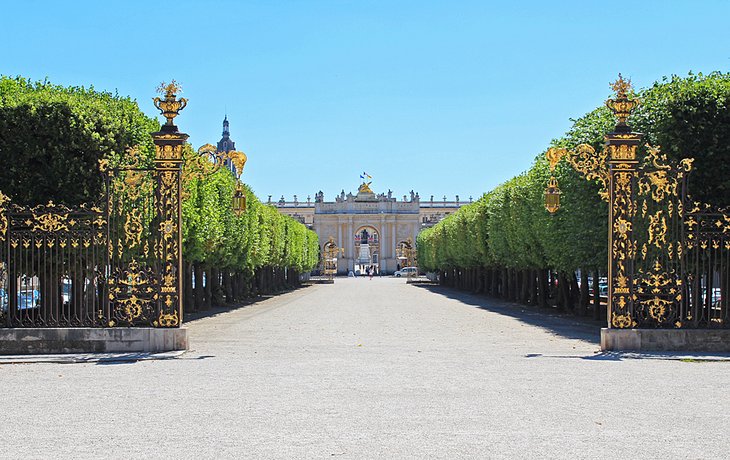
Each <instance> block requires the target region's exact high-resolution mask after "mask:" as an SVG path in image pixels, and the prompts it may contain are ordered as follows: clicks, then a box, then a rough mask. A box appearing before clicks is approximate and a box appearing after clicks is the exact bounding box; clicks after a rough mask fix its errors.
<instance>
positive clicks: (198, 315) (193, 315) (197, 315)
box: [184, 284, 310, 323]
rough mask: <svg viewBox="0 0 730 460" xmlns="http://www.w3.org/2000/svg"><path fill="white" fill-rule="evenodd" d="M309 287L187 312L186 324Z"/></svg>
mask: <svg viewBox="0 0 730 460" xmlns="http://www.w3.org/2000/svg"><path fill="white" fill-rule="evenodd" d="M308 287H310V285H308V284H303V285H302V286H301V287H299V288H297V289H289V290H286V291H281V292H278V293H276V294H266V295H260V296H258V297H254V298H252V299H246V300H244V301H241V302H236V303H234V304H230V305H218V306H214V307H213V308H211V309H210V310H198V311H193V312H185V316H184V322H185V323H189V322H191V321H195V320H198V319H203V318H212V317H215V316H218V315H222V314H224V313H229V312H232V311H236V310H241V309H243V308H246V307H250V306H251V305H254V304H257V303H259V302H263V301H264V300H268V299H272V298H274V297H277V296H280V295H282V294H287V293H289V292H294V291H301V290H303V289H306V288H308Z"/></svg>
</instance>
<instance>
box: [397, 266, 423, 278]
mask: <svg viewBox="0 0 730 460" xmlns="http://www.w3.org/2000/svg"><path fill="white" fill-rule="evenodd" d="M393 275H395V276H397V277H399V278H400V277H401V276H408V275H411V276H413V275H418V268H417V267H404V268H401V269H400V270H398V271H396V272H395V273H393Z"/></svg>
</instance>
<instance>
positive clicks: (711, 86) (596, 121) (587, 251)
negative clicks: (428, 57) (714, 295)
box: [418, 72, 730, 318]
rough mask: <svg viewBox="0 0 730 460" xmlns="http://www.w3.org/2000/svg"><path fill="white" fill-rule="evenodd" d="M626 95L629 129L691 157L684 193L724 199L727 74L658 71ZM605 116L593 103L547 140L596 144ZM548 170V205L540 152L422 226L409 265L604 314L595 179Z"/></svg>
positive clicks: (465, 283) (450, 279)
mask: <svg viewBox="0 0 730 460" xmlns="http://www.w3.org/2000/svg"><path fill="white" fill-rule="evenodd" d="M636 96H637V97H638V98H639V100H640V101H641V105H640V106H639V108H638V109H637V110H636V111H635V112H634V115H633V116H632V117H631V119H630V120H629V122H630V124H631V125H632V127H633V128H634V130H636V131H639V132H643V133H645V135H646V137H645V140H646V141H647V142H649V143H650V144H652V145H661V147H662V151H663V152H664V153H666V154H667V157H668V159H669V161H670V162H672V163H676V162H678V161H679V160H681V159H682V158H687V157H692V158H695V163H694V166H695V170H694V171H693V173H692V174H691V175H690V179H689V190H690V193H691V194H692V197H693V198H694V199H697V200H699V201H703V202H706V203H711V204H713V205H715V206H719V207H724V206H727V205H728V204H730V180H728V177H730V162H729V161H728V159H730V74H728V73H720V72H715V73H712V74H709V75H701V74H700V75H692V74H690V75H689V76H687V77H676V76H675V77H672V78H664V79H663V80H662V81H659V82H656V83H655V84H654V85H653V86H652V87H650V88H646V89H643V90H641V91H639V92H638V93H637V95H636ZM614 125H615V119H614V118H613V116H612V114H611V112H610V111H609V110H608V109H607V108H606V107H605V106H601V107H599V108H597V109H595V110H594V111H592V112H590V113H588V114H586V115H585V116H583V117H581V118H579V119H577V120H574V123H573V126H572V127H571V129H570V130H569V131H568V132H567V133H566V134H565V135H564V136H563V137H562V138H559V139H556V140H554V141H553V142H552V145H553V146H556V147H567V148H575V147H576V146H578V145H579V144H582V143H587V144H590V145H592V146H593V147H594V148H596V149H597V150H598V149H600V148H601V145H602V143H603V136H604V135H605V133H607V132H609V131H611V130H612V128H613V126H614ZM555 176H556V178H557V179H558V181H559V183H560V188H561V190H562V192H563V198H562V200H561V206H562V207H561V209H560V211H559V212H558V213H556V214H555V215H550V214H548V213H547V212H546V211H545V209H544V207H543V200H544V198H543V192H544V190H545V186H546V183H547V181H548V179H549V177H550V171H549V167H548V164H547V161H546V160H545V158H544V155H543V154H540V155H538V156H537V158H536V159H535V162H534V163H533V165H532V167H531V168H530V169H529V170H528V171H526V172H524V173H522V174H520V175H519V176H517V177H514V178H512V179H510V180H509V181H507V182H505V183H503V184H501V185H499V186H498V187H496V188H495V189H494V190H492V191H490V192H488V193H486V194H484V195H483V196H482V197H481V198H480V199H479V200H477V201H476V202H474V203H473V204H470V205H468V206H465V207H463V208H462V209H460V210H459V211H458V212H456V213H454V214H453V215H451V216H449V217H448V218H446V219H444V220H443V221H441V222H440V223H438V224H437V225H436V226H434V227H433V228H430V229H428V230H425V231H423V232H422V233H421V234H420V235H419V237H418V262H419V266H420V267H421V268H422V269H423V270H427V271H439V272H440V273H441V281H442V283H444V284H446V285H449V286H454V287H459V288H464V289H470V290H473V291H475V292H484V293H488V294H491V295H495V296H500V297H503V298H505V299H508V300H512V301H518V302H522V303H527V304H534V305H539V306H542V307H547V306H557V307H558V308H561V309H565V310H569V311H573V312H575V313H576V314H590V313H592V314H594V315H595V317H596V318H604V317H605V315H603V313H602V311H601V306H600V294H601V289H600V287H599V284H600V283H599V281H600V279H601V277H602V276H605V273H606V270H607V266H606V265H607V259H608V252H607V251H608V248H607V240H608V234H607V225H608V209H607V205H606V203H605V202H603V201H602V200H601V198H600V197H599V194H598V192H599V185H598V184H596V183H593V182H589V181H586V180H585V179H583V178H582V177H581V176H580V175H579V174H578V173H577V172H576V171H574V170H573V169H572V168H571V167H570V166H569V165H567V164H566V163H565V162H561V163H560V164H558V167H557V168H556V170H555ZM589 276H590V277H591V278H592V280H591V282H590V283H589ZM589 284H590V285H589ZM594 293H595V294H594ZM604 295H605V294H604Z"/></svg>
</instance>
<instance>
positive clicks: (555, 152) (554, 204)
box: [545, 147, 568, 214]
mask: <svg viewBox="0 0 730 460" xmlns="http://www.w3.org/2000/svg"><path fill="white" fill-rule="evenodd" d="M567 153H568V151H567V150H566V149H561V148H555V147H551V148H549V149H548V150H547V152H545V157H546V158H547V160H548V163H549V164H550V179H549V180H548V183H547V188H546V189H545V209H547V211H548V212H549V213H550V214H554V213H555V212H557V211H558V209H560V195H561V194H562V192H561V191H560V188H558V180H557V179H556V178H555V176H554V175H553V173H554V172H555V166H557V164H558V162H559V161H560V159H561V158H563V157H564V156H566V155H567Z"/></svg>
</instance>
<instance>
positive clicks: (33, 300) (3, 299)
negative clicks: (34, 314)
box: [0, 289, 41, 311]
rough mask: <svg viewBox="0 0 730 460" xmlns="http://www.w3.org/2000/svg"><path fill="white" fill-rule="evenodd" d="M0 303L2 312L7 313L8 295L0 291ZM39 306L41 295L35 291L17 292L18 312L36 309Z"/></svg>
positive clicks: (3, 290) (2, 290)
mask: <svg viewBox="0 0 730 460" xmlns="http://www.w3.org/2000/svg"><path fill="white" fill-rule="evenodd" d="M0 303H1V305H2V311H8V293H7V291H5V289H0ZM40 304H41V293H40V292H38V291H37V290H35V289H33V290H26V291H20V292H18V310H28V309H30V308H36V307H38V306H39V305H40Z"/></svg>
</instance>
